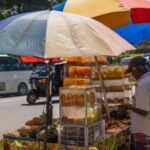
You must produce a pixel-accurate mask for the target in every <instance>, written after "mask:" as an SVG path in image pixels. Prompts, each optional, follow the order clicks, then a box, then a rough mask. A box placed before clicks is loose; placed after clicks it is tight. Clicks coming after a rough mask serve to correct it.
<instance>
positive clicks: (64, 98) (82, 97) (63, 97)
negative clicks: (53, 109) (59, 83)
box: [60, 86, 96, 107]
mask: <svg viewBox="0 0 150 150" xmlns="http://www.w3.org/2000/svg"><path fill="white" fill-rule="evenodd" d="M86 88H87V86H84V87H83V86H80V87H78V86H72V87H69V88H61V90H60V101H61V105H62V107H71V106H86V103H87V104H88V105H92V104H94V103H95V102H96V92H95V89H90V90H88V89H86Z"/></svg>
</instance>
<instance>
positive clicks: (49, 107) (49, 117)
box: [44, 59, 53, 150]
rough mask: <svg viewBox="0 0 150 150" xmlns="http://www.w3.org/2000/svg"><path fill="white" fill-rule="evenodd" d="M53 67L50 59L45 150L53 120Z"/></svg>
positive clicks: (45, 149)
mask: <svg viewBox="0 0 150 150" xmlns="http://www.w3.org/2000/svg"><path fill="white" fill-rule="evenodd" d="M52 65H53V61H52V59H50V61H49V63H48V68H49V69H48V81H47V90H46V98H47V101H46V116H45V136H44V150H47V140H48V126H49V125H52V119H53V106H52Z"/></svg>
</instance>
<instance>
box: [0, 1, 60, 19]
mask: <svg viewBox="0 0 150 150" xmlns="http://www.w3.org/2000/svg"><path fill="white" fill-rule="evenodd" d="M60 2H62V0H56V1H53V5H56V4H58V3H60ZM49 8H50V2H49V1H48V0H1V1H0V20H1V19H4V18H6V17H9V16H12V15H16V14H19V13H24V12H32V11H37V10H45V9H49Z"/></svg>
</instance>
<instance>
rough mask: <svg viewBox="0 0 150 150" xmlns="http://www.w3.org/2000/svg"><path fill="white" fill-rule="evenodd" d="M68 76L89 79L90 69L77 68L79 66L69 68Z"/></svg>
mask: <svg viewBox="0 0 150 150" xmlns="http://www.w3.org/2000/svg"><path fill="white" fill-rule="evenodd" d="M69 76H70V77H79V78H80V77H81V78H82V77H83V78H84V77H88V78H90V77H91V67H85V66H82V67H79V66H71V67H69Z"/></svg>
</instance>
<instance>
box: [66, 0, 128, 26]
mask: <svg viewBox="0 0 150 150" xmlns="http://www.w3.org/2000/svg"><path fill="white" fill-rule="evenodd" d="M64 12H69V13H76V14H79V15H82V16H87V17H90V18H93V19H96V20H97V21H100V22H101V23H103V24H105V25H106V26H108V27H110V28H116V27H120V26H124V25H127V24H128V23H129V20H130V14H129V11H128V10H127V9H126V8H125V7H124V6H123V5H121V4H120V3H119V2H118V1H117V0H67V2H66V5H65V8H64Z"/></svg>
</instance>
